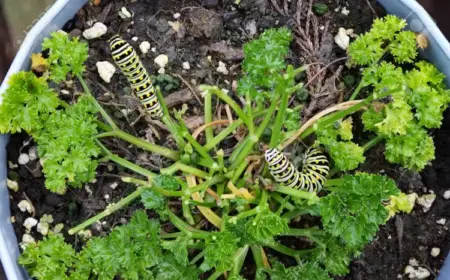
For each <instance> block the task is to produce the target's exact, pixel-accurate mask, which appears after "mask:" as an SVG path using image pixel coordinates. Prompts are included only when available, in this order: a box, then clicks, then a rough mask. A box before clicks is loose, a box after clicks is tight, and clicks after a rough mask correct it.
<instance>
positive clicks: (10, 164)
mask: <svg viewBox="0 0 450 280" xmlns="http://www.w3.org/2000/svg"><path fill="white" fill-rule="evenodd" d="M8 167H9V168H10V169H15V168H17V167H19V165H17V164H14V163H13V162H12V161H8Z"/></svg>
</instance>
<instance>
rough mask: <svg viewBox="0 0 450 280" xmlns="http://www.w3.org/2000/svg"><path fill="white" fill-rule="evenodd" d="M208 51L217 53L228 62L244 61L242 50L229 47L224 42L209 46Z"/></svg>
mask: <svg viewBox="0 0 450 280" xmlns="http://www.w3.org/2000/svg"><path fill="white" fill-rule="evenodd" d="M209 51H210V52H214V53H218V54H219V55H221V56H222V57H223V59H225V60H228V61H239V60H242V59H244V51H243V50H242V49H240V48H235V47H232V46H229V45H227V43H226V42H225V41H221V42H218V43H213V44H211V45H210V46H209Z"/></svg>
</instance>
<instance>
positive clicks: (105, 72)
mask: <svg viewBox="0 0 450 280" xmlns="http://www.w3.org/2000/svg"><path fill="white" fill-rule="evenodd" d="M95 65H96V66H97V70H98V74H99V75H100V77H101V78H102V80H103V81H105V82H106V83H110V82H111V78H112V76H113V75H114V73H115V72H116V67H114V65H112V63H111V62H109V61H99V62H97V63H96V64H95Z"/></svg>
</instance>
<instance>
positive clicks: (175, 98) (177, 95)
mask: <svg viewBox="0 0 450 280" xmlns="http://www.w3.org/2000/svg"><path fill="white" fill-rule="evenodd" d="M193 89H194V90H195V91H196V93H197V94H198V95H200V92H201V91H200V89H199V88H198V87H194V88H193ZM194 98H195V95H194V93H193V92H192V91H191V90H190V89H189V88H185V89H182V90H179V91H176V92H174V93H171V94H169V95H168V96H166V97H165V98H164V101H165V102H166V105H167V108H171V107H174V106H177V105H181V104H184V103H187V102H189V101H191V100H192V99H194Z"/></svg>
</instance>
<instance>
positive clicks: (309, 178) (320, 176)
mask: <svg viewBox="0 0 450 280" xmlns="http://www.w3.org/2000/svg"><path fill="white" fill-rule="evenodd" d="M265 158H266V162H267V163H268V165H269V171H270V173H271V174H272V176H273V177H274V178H275V180H276V181H277V182H278V183H281V184H283V185H285V186H288V187H291V188H295V189H306V190H307V191H309V192H318V191H320V190H321V189H322V186H323V184H324V183H325V181H326V178H327V176H328V171H329V166H328V160H327V158H326V156H325V155H323V154H322V152H320V151H319V150H317V149H313V148H309V149H308V150H307V151H306V153H305V159H304V161H303V167H302V171H301V172H299V171H298V170H296V169H295V167H294V165H293V164H292V163H291V162H290V161H289V160H288V159H287V158H286V156H285V155H284V154H283V153H281V152H280V151H278V150H276V149H269V150H266V152H265Z"/></svg>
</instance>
